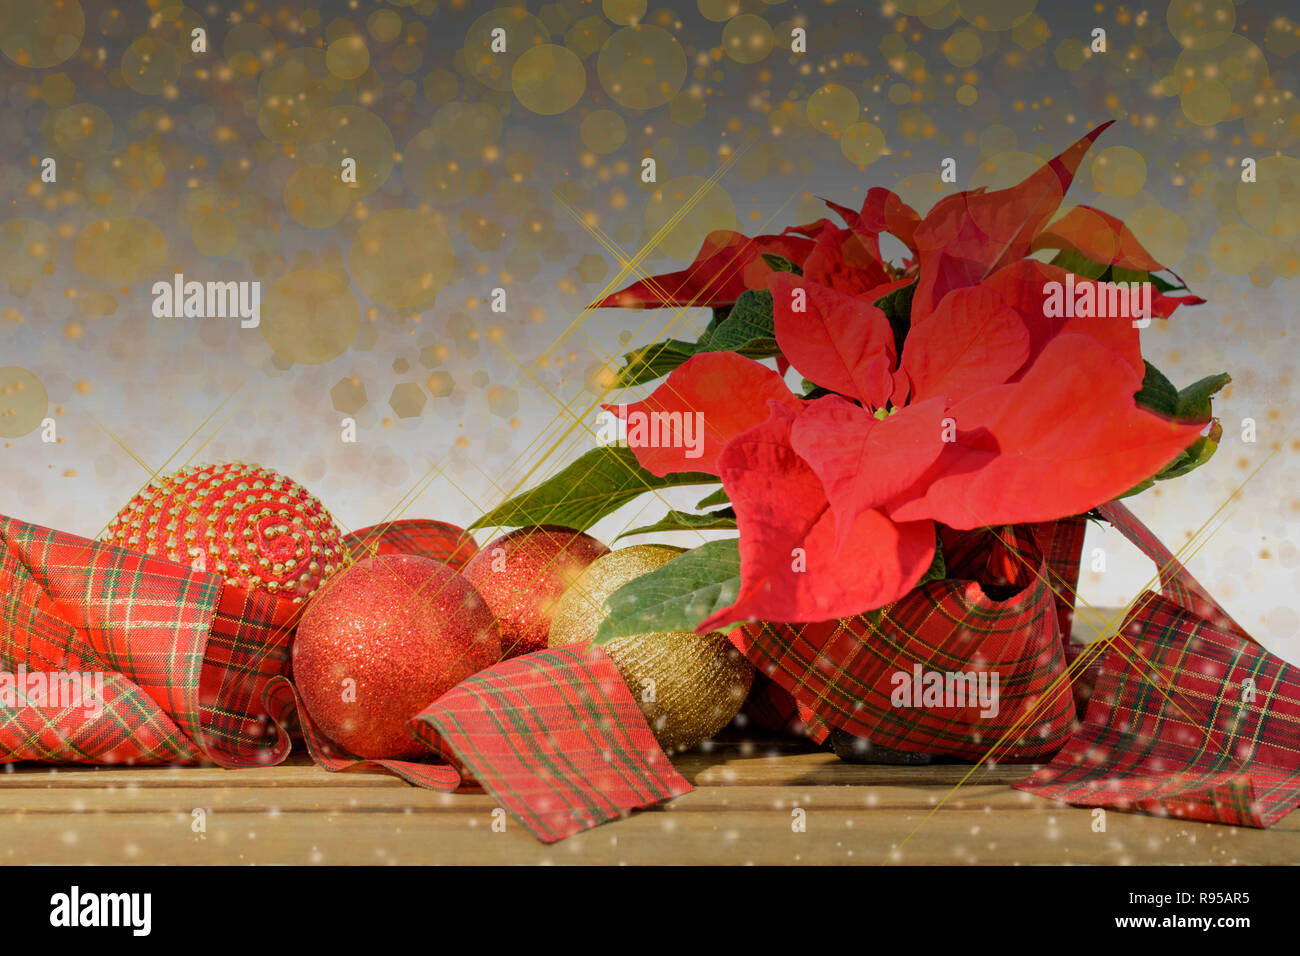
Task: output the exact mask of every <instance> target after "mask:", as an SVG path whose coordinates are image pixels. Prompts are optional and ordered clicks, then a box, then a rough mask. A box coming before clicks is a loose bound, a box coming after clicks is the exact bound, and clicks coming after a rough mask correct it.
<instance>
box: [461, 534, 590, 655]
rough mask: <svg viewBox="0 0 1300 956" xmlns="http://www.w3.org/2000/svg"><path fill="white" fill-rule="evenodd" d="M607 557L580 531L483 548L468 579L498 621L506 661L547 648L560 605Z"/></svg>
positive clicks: (515, 538)
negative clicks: (589, 569) (586, 571)
mask: <svg viewBox="0 0 1300 956" xmlns="http://www.w3.org/2000/svg"><path fill="white" fill-rule="evenodd" d="M608 553H609V548H607V547H605V546H604V545H603V544H601V543H600V542H599V541H597V540H596V539H595V538H593V537H591V536H589V535H585V534H583V533H582V532H581V531H574V530H573V529H572V528H562V527H560V526H559V525H539V526H536V527H528V528H519V529H517V530H515V531H511V532H510V533H509V534H504V535H502V536H501V537H499V538H497V539H495V540H493V541H491V542H489V543H488V544H486V545H484V546H483V549H482V550H481V551H479V553H478V554H476V555H474V557H473V558H472V559H470V562H469V563H468V564H466V565H465V568H464V571H463V573H464V575H465V577H467V578H468V579H469V582H470V583H471V584H472V585H474V587H476V588H478V591H479V593H480V594H482V595H483V600H485V601H487V603H488V607H490V608H491V609H492V613H493V614H495V615H496V619H497V623H498V624H500V626H501V647H502V650H503V651H504V652H505V656H506V657H518V656H519V655H520V654H528V653H530V652H532V651H538V650H541V649H542V648H544V647H546V636H547V634H549V633H550V630H551V613H552V612H553V611H554V610H555V602H556V601H558V600H559V599H560V595H562V594H563V593H564V592H565V591H567V590H568V589H569V586H570V585H571V584H573V582H574V580H576V579H577V577H578V575H580V574H581V573H582V572H583V570H584V569H585V568H586V567H587V565H589V564H591V562H592V561H594V560H596V558H598V557H600V556H601V555H602V554H608Z"/></svg>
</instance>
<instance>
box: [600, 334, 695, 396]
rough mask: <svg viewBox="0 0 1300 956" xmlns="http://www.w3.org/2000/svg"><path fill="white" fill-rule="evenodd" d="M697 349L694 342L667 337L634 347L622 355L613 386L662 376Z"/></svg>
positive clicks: (626, 386) (630, 384)
mask: <svg viewBox="0 0 1300 956" xmlns="http://www.w3.org/2000/svg"><path fill="white" fill-rule="evenodd" d="M698 351H700V347H699V346H698V345H696V344H695V343H694V342H683V341H682V340H681V339H667V340H665V341H663V342H656V343H654V344H653V345H646V346H643V347H641V348H639V349H635V350H633V351H631V352H628V353H627V354H626V355H624V356H623V367H622V368H621V369H619V371H618V379H617V380H616V381H615V383H614V387H615V388H631V387H632V386H633V385H641V384H643V383H644V382H653V381H654V380H655V379H657V378H663V377H664V376H665V375H667V374H668V373H669V372H671V371H672V370H673V369H675V368H677V366H679V365H681V364H682V363H683V362H685V361H686V360H687V359H689V358H690V357H691V356H692V355H694V354H695V353H696V352H698Z"/></svg>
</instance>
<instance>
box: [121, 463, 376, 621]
mask: <svg viewBox="0 0 1300 956" xmlns="http://www.w3.org/2000/svg"><path fill="white" fill-rule="evenodd" d="M104 540H105V541H107V542H108V543H109V544H115V545H118V546H119V547H123V548H129V549H130V550H132V551H142V552H144V553H146V554H152V555H155V556H157V557H161V558H169V559H170V560H172V561H178V562H180V563H181V564H188V565H190V566H191V567H194V568H198V569H199V570H203V571H210V572H212V573H214V574H219V575H221V576H222V577H223V578H225V579H226V583H227V584H229V585H231V586H233V587H242V588H248V589H250V590H252V589H257V590H263V591H267V592H269V593H271V594H274V595H276V596H277V597H282V598H289V599H291V600H292V601H293V602H294V603H295V604H300V603H302V602H304V601H305V600H306V599H307V598H309V597H311V596H312V594H314V593H315V592H316V589H317V588H318V587H320V585H321V582H323V581H325V580H326V579H328V578H329V577H330V576H331V575H333V574H334V572H335V571H338V570H339V569H341V568H342V567H344V566H345V565H347V564H348V563H350V561H351V558H350V556H349V555H348V551H347V548H346V547H345V546H344V544H343V535H342V533H341V532H340V531H339V528H338V525H336V524H335V523H334V519H333V518H331V517H330V515H329V513H328V512H327V511H326V510H325V509H324V508H323V507H322V506H321V503H320V502H319V501H317V500H316V499H315V498H314V497H312V496H311V494H309V493H308V492H307V489H306V488H304V487H303V486H302V485H300V484H298V483H297V482H296V481H293V480H291V479H289V478H285V477H284V476H283V475H280V474H277V473H276V472H274V471H271V470H270V469H269V468H262V467H260V466H258V465H245V464H242V463H240V462H233V463H229V464H221V465H195V466H191V467H189V468H182V469H181V470H180V471H178V472H176V473H175V474H173V475H167V476H165V477H161V478H156V479H154V481H153V482H151V483H150V485H149V487H147V488H146V489H145V490H144V491H142V492H140V493H139V494H138V495H136V496H135V497H134V498H132V499H131V501H130V502H129V503H128V504H127V506H126V507H125V508H123V509H122V510H121V511H119V512H118V513H117V516H116V517H114V518H113V521H112V522H111V523H110V524H109V526H108V531H107V532H106V533H105V535H104Z"/></svg>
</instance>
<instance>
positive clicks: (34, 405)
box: [0, 365, 49, 438]
mask: <svg viewBox="0 0 1300 956" xmlns="http://www.w3.org/2000/svg"><path fill="white" fill-rule="evenodd" d="M48 409H49V396H48V395H47V394H46V392H45V386H44V385H43V384H42V383H41V380H40V379H39V378H37V377H36V376H35V375H33V374H32V373H31V372H29V371H27V369H25V368H18V367H17V366H16V365H6V366H5V367H4V368H0V438H21V437H22V436H24V435H26V434H28V433H29V432H32V431H35V430H36V429H37V428H38V427H40V424H41V422H42V421H44V420H45V412H46V411H47V410H48Z"/></svg>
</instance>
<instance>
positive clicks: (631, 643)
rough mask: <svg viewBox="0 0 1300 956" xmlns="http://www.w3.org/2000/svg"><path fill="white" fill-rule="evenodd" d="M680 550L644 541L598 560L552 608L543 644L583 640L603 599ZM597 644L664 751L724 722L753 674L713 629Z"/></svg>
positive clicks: (599, 616)
mask: <svg viewBox="0 0 1300 956" xmlns="http://www.w3.org/2000/svg"><path fill="white" fill-rule="evenodd" d="M680 553H681V552H680V551H679V550H678V549H676V548H669V547H665V546H663V545H649V544H646V545H634V546H633V547H630V548H622V549H620V550H618V551H611V552H610V553H609V554H606V555H604V556H603V557H600V558H597V559H596V560H595V561H593V562H592V563H591V564H590V565H589V566H588V567H587V568H586V570H585V571H583V572H582V574H581V575H580V576H579V577H578V579H577V580H576V581H575V582H574V584H573V586H572V587H571V588H569V590H568V591H567V592H565V594H564V596H563V597H562V598H560V601H559V604H557V605H556V608H555V614H554V616H553V617H552V618H551V634H550V639H549V640H550V646H551V647H562V646H563V645H565V644H574V643H581V644H584V645H586V644H590V643H591V641H592V640H593V639H594V638H595V636H596V629H597V628H598V627H599V626H600V622H601V621H602V620H604V618H605V615H606V614H607V613H608V612H609V608H608V607H607V606H606V604H605V602H606V600H607V599H608V598H609V596H610V595H611V594H613V593H614V592H615V591H617V590H618V589H619V588H621V587H622V586H623V585H624V584H627V583H628V582H629V581H631V580H633V579H635V578H639V577H640V576H641V575H643V574H648V573H649V572H651V571H654V570H655V569H657V568H661V567H663V566H664V565H665V564H667V563H668V562H669V561H671V560H672V559H673V558H674V557H676V556H677V555H678V554H680ZM601 646H602V647H603V648H604V650H605V651H606V652H607V653H608V654H609V656H610V659H611V660H613V662H614V666H616V667H617V668H618V671H619V673H620V674H622V675H623V680H624V681H625V682H626V683H627V686H628V689H629V690H630V691H631V692H632V696H633V697H635V698H636V701H637V703H638V704H639V705H640V707H641V712H642V713H643V714H645V717H646V721H647V722H648V723H649V724H650V728H651V729H652V730H653V731H654V735H655V739H656V740H658V741H659V745H660V746H661V747H663V748H664V750H666V751H668V752H669V753H672V752H674V751H679V750H689V749H690V748H692V747H694V746H695V745H696V744H698V743H700V742H701V741H703V740H707V739H708V738H710V737H712V736H713V735H714V734H716V733H717V732H718V731H719V730H721V729H722V728H723V727H725V726H727V724H729V723H730V722H731V718H733V717H735V716H736V712H737V711H738V710H740V705H741V704H743V703H744V702H745V697H746V696H747V695H748V694H749V685H750V683H751V682H752V681H753V679H754V668H753V666H752V665H751V664H750V663H749V661H748V660H746V659H745V656H744V655H743V654H741V653H740V651H738V650H736V649H735V648H734V647H733V646H732V645H731V642H730V641H728V640H727V638H726V637H725V636H724V635H723V634H722V633H721V632H718V631H712V632H710V633H708V634H694V633H692V632H690V631H655V632H651V633H647V634H638V635H636V636H634V637H623V638H619V639H617V640H614V641H610V642H609V643H608V644H603V645H601Z"/></svg>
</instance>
